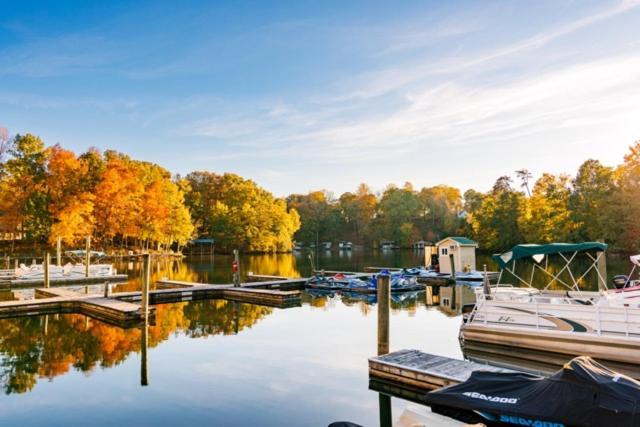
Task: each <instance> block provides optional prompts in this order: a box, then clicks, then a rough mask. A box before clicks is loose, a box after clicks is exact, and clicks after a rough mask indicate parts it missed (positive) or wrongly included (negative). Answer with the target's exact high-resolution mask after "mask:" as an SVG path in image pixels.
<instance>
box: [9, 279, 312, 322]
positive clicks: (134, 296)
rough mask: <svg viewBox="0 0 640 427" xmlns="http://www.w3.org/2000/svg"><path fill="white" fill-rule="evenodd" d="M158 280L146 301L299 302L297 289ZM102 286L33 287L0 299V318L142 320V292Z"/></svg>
mask: <svg viewBox="0 0 640 427" xmlns="http://www.w3.org/2000/svg"><path fill="white" fill-rule="evenodd" d="M285 282H287V281H285ZM158 283H159V284H164V285H169V286H171V288H169V289H154V290H150V291H149V303H150V304H161V303H169V302H177V301H191V300H198V299H216V298H218V299H226V300H229V301H237V302H243V303H249V304H258V305H265V306H270V307H276V308H288V307H295V306H299V305H301V303H302V299H301V296H300V291H283V290H277V289H254V288H251V287H248V288H247V287H234V286H233V285H211V284H205V283H193V282H179V281H171V280H165V281H160V282H158ZM105 286H106V287H107V289H106V292H107V295H108V296H102V295H96V294H87V293H82V292H78V291H74V290H70V289H63V288H37V289H35V290H34V294H35V299H23V300H15V301H0V318H13V317H22V316H39V315H43V314H56V313H77V314H84V315H86V316H90V317H92V318H95V319H97V320H101V321H103V322H106V323H109V324H113V325H116V326H120V327H124V328H127V327H132V326H137V325H139V324H140V323H142V321H144V315H143V313H142V308H141V306H140V304H137V302H139V301H141V300H142V292H140V291H133V292H118V293H109V292H108V286H109V285H105ZM154 310H155V309H154V307H149V319H151V320H153V316H154Z"/></svg>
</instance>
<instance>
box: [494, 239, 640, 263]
mask: <svg viewBox="0 0 640 427" xmlns="http://www.w3.org/2000/svg"><path fill="white" fill-rule="evenodd" d="M606 250H607V245H606V244H605V243H600V242H584V243H549V244H547V245H533V244H526V245H516V246H514V247H513V248H511V250H510V251H508V252H505V253H502V254H496V255H493V260H494V261H495V262H497V263H498V265H499V266H500V267H501V268H506V267H507V265H508V264H509V263H510V262H513V261H517V260H519V259H523V258H528V257H532V258H533V259H534V260H535V261H536V262H540V261H541V260H542V259H544V256H545V255H553V254H563V253H574V252H592V251H595V252H604V251H606ZM638 262H640V256H639V258H638Z"/></svg>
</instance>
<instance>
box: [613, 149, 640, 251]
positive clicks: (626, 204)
mask: <svg viewBox="0 0 640 427" xmlns="http://www.w3.org/2000/svg"><path fill="white" fill-rule="evenodd" d="M615 175H616V180H617V186H618V191H617V192H616V194H615V197H614V198H613V205H614V207H615V210H614V211H613V212H612V213H611V219H612V221H613V222H614V224H615V225H616V228H617V230H616V231H617V233H616V234H617V236H618V237H617V239H616V242H617V246H618V247H619V248H620V249H623V250H625V251H634V252H635V251H638V250H639V249H640V243H639V242H640V221H638V218H640V197H638V195H640V141H638V142H636V143H635V144H634V145H633V146H631V147H630V148H629V152H628V153H627V154H626V155H625V156H624V162H623V163H622V164H621V165H620V166H619V167H618V168H617V169H616V171H615Z"/></svg>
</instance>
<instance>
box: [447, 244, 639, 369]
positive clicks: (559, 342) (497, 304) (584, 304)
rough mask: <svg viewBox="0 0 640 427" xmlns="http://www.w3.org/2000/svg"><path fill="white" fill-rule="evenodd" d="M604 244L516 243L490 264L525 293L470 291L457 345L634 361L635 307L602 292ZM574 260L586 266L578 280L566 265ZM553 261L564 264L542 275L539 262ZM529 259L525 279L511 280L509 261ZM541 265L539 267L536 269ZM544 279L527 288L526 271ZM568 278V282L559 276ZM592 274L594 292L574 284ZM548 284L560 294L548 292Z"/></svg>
mask: <svg viewBox="0 0 640 427" xmlns="http://www.w3.org/2000/svg"><path fill="white" fill-rule="evenodd" d="M606 247H607V246H606V245H605V244H603V243H599V242H587V243H579V244H565V243H562V244H559V243H556V244H549V245H518V246H515V247H514V248H512V250H511V251H509V252H507V253H504V254H501V255H496V256H494V259H495V260H496V262H498V264H499V265H500V266H501V267H502V268H503V271H508V272H509V273H510V274H511V275H513V277H515V278H516V279H517V280H518V281H520V282H522V283H523V284H525V285H526V286H525V287H522V288H517V287H513V286H511V285H503V284H498V285H497V286H489V284H488V283H486V282H485V283H484V285H483V286H482V287H478V288H476V303H475V306H474V308H473V310H472V311H471V312H470V313H469V314H468V316H466V318H465V321H464V322H463V325H462V327H461V329H460V338H461V339H462V340H463V342H465V343H466V342H476V343H488V344H499V345H506V346H513V347H520V348H528V349H542V350H545V351H550V352H557V353H560V354H565V355H588V356H592V357H596V358H598V359H602V360H613V361H619V362H627V363H636V362H637V361H638V360H640V307H639V305H638V300H637V299H635V300H634V299H633V296H634V294H635V291H634V292H626V293H625V292H620V290H617V289H611V290H609V289H607V288H606V280H605V277H604V274H603V272H602V271H600V269H598V267H599V266H602V261H603V259H604V251H605V250H606ZM579 254H582V255H584V256H586V257H587V258H589V259H591V261H592V264H591V266H590V267H589V268H587V270H586V271H585V272H583V273H582V274H574V273H573V272H572V270H571V264H572V262H573V261H574V260H575V259H576V256H577V255H579ZM550 255H557V256H559V257H560V258H561V259H562V260H564V265H563V266H561V268H560V270H559V271H558V272H556V273H555V274H553V273H551V272H549V271H548V270H549V269H548V264H547V262H546V259H547V258H548V256H550ZM526 259H529V260H533V267H532V268H533V269H532V273H531V279H530V280H529V281H527V280H525V279H524V278H522V277H520V276H518V274H517V272H516V270H515V264H516V262H517V261H522V260H526ZM543 261H544V263H543ZM536 271H542V272H544V273H545V274H546V275H547V276H548V277H550V278H551V279H550V280H549V283H547V285H546V286H545V288H544V289H542V290H539V289H536V288H534V287H533V286H532V282H533V277H534V273H535V272H536ZM563 271H567V272H568V274H567V275H568V276H569V277H570V280H569V282H570V283H567V282H566V281H565V280H563V279H561V278H560V273H562V272H563ZM589 272H595V275H596V277H597V281H598V288H599V291H597V292H594V291H591V292H589V291H582V290H581V289H580V288H579V283H581V282H582V280H583V279H584V278H585V277H586V276H587V274H588V273H589ZM552 284H556V285H561V286H565V287H566V288H567V289H566V290H565V291H558V290H550V289H549V288H550V287H551V285H552Z"/></svg>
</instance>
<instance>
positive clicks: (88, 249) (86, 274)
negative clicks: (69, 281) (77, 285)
mask: <svg viewBox="0 0 640 427" xmlns="http://www.w3.org/2000/svg"><path fill="white" fill-rule="evenodd" d="M84 252H85V253H84V277H89V263H90V262H91V236H87V240H86V241H85V245H84Z"/></svg>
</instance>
